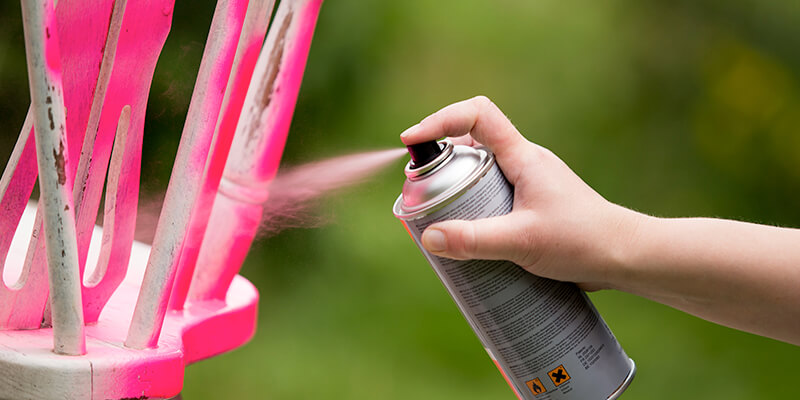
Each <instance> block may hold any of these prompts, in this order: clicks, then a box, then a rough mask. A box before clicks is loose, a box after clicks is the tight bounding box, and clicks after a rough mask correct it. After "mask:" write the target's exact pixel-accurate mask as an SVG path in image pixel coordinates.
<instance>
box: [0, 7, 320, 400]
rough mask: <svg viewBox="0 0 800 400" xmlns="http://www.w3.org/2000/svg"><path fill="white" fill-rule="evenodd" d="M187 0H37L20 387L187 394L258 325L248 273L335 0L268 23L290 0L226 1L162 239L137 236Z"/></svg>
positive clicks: (41, 393)
mask: <svg viewBox="0 0 800 400" xmlns="http://www.w3.org/2000/svg"><path fill="white" fill-rule="evenodd" d="M173 1H174V0H140V1H126V0H101V1H96V2H84V1H78V0H60V1H59V2H58V4H57V5H53V4H52V2H51V0H46V1H42V0H22V8H23V23H24V29H25V44H26V55H27V57H26V58H27V63H28V74H29V83H30V88H31V99H32V102H31V107H30V109H29V111H28V115H27V117H26V119H25V122H24V124H23V127H22V131H21V133H20V136H19V140H18V142H17V145H16V146H15V148H14V150H13V153H12V155H11V157H10V159H9V162H8V166H7V167H6V169H5V171H4V173H3V175H2V179H0V276H2V278H3V280H0V398H2V399H6V398H9V399H53V398H59V399H124V398H169V397H173V396H176V395H178V394H179V393H180V391H181V388H182V386H183V372H184V367H185V366H186V365H188V364H190V363H193V362H195V361H199V360H202V359H205V358H208V357H211V356H214V355H216V354H219V353H222V352H225V351H228V350H231V349H234V348H236V347H239V346H241V345H243V344H244V343H245V342H247V341H248V340H249V339H250V338H251V337H252V336H253V334H254V332H255V326H256V317H257V302H258V291H257V290H256V288H255V287H254V286H253V285H252V284H251V283H250V282H248V281H247V280H246V279H245V278H243V277H241V276H239V275H237V273H238V271H239V268H240V266H241V264H242V262H243V260H244V258H245V256H246V254H247V252H248V250H249V247H250V244H251V242H252V239H253V236H254V234H255V231H256V229H257V228H258V224H259V221H260V216H261V212H262V204H263V203H264V201H266V198H267V192H266V186H267V184H268V183H269V181H270V180H271V179H272V178H273V177H274V175H275V173H276V171H277V166H278V163H279V161H280V157H281V154H282V152H283V146H284V143H285V140H286V134H287V133H288V130H289V124H290V121H291V116H292V113H293V111H294V105H295V102H296V99H297V93H298V91H299V87H300V82H301V80H302V75H303V70H304V68H305V63H306V59H307V54H308V50H309V47H310V43H311V38H312V35H313V31H314V25H315V23H316V19H317V15H318V13H319V10H320V6H321V2H322V0H283V1H281V2H280V5H279V6H278V8H277V10H276V12H275V16H274V18H273V22H272V25H271V27H270V29H269V32H268V33H267V27H268V23H269V20H270V15H271V14H272V9H273V0H250V1H247V0H219V1H218V3H217V6H216V10H215V13H214V18H213V21H212V23H211V28H210V32H209V36H208V41H207V43H206V47H205V50H204V53H203V59H202V62H201V65H200V70H199V72H198V76H197V81H196V84H195V89H194V93H193V95H192V100H191V103H190V106H189V111H188V115H187V118H186V123H185V126H184V130H183V133H182V136H181V142H180V146H179V149H178V154H177V157H176V160H175V164H174V166H173V171H172V176H171V178H170V183H169V186H168V188H167V192H166V197H165V200H164V204H163V207H162V212H161V215H160V218H159V222H158V225H157V227H156V233H155V237H154V239H153V244H152V246H149V245H146V244H143V243H139V242H135V241H134V240H133V238H134V228H135V224H136V215H137V208H138V193H139V179H140V163H141V144H142V135H143V127H144V118H145V115H144V114H145V108H146V107H145V106H146V102H147V94H148V91H149V88H150V83H151V80H152V76H153V71H154V68H155V63H156V61H157V59H158V56H159V53H160V52H161V48H162V47H163V44H164V41H165V40H166V36H167V33H168V32H169V28H170V23H171V19H172V8H173ZM90 3H91V4H90ZM265 35H266V39H265V38H264V37H265ZM37 177H38V180H39V193H40V195H39V198H38V201H32V200H31V193H32V192H33V187H34V184H35V182H36V180H37ZM104 187H105V194H104V196H105V198H104V202H103V207H104V212H103V216H102V218H103V224H102V228H100V227H96V226H94V222H95V221H96V219H97V216H98V213H99V207H100V203H101V197H103V188H104Z"/></svg>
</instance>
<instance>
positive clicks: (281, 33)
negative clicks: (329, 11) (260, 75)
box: [250, 11, 294, 139]
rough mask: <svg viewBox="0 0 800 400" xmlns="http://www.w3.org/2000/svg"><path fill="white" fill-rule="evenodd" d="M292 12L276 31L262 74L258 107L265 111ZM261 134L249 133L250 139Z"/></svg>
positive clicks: (281, 56)
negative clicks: (265, 68) (276, 34)
mask: <svg viewBox="0 0 800 400" xmlns="http://www.w3.org/2000/svg"><path fill="white" fill-rule="evenodd" d="M293 14H294V13H293V12H291V11H290V12H288V13H287V14H286V18H285V19H284V20H283V21H282V22H281V26H280V29H279V30H278V39H277V40H276V41H275V47H274V48H273V49H272V54H270V57H269V68H267V70H266V71H265V73H264V77H265V79H264V86H263V87H262V88H261V90H260V92H261V93H262V95H263V97H262V99H261V104H259V105H260V107H261V109H262V110H265V109H266V108H267V107H268V106H269V103H270V102H271V101H272V93H273V91H275V90H277V88H276V87H275V81H276V80H277V79H278V73H279V72H280V70H281V63H282V62H283V48H284V47H285V43H286V35H287V33H288V32H289V27H290V26H291V24H292V15H293ZM259 134H261V131H260V130H259V129H254V130H252V131H250V139H255V137H256V136H258V135H259Z"/></svg>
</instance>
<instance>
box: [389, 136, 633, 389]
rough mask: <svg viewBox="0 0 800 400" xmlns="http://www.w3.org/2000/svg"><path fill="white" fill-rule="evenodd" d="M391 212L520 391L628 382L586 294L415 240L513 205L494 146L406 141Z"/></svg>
mask: <svg viewBox="0 0 800 400" xmlns="http://www.w3.org/2000/svg"><path fill="white" fill-rule="evenodd" d="M408 147H409V153H411V161H410V162H409V163H408V164H407V165H406V168H405V173H406V176H407V178H408V179H407V180H406V182H405V184H404V185H403V193H402V194H401V195H400V197H399V198H398V199H397V201H396V202H395V204H394V209H393V211H394V214H395V216H396V217H397V218H399V219H400V220H402V221H403V224H404V225H405V226H406V229H407V230H408V232H409V233H410V234H411V237H412V238H413V239H414V241H415V242H416V243H417V245H418V246H419V248H420V249H421V250H422V253H423V254H424V255H425V258H426V259H427V260H428V262H429V263H430V264H431V266H432V267H433V270H434V271H435V272H436V274H437V275H438V276H439V279H440V280H441V281H442V283H443V284H444V286H445V288H446V289H447V291H448V292H449V293H450V295H451V296H452V297H453V300H455V303H456V305H458V308H459V309H460V310H461V312H462V314H463V315H464V317H465V318H466V319H467V321H468V322H469V324H470V326H471V327H472V329H473V331H475V333H476V334H477V336H478V338H479V339H480V341H481V342H482V344H483V346H484V348H485V349H486V352H487V353H488V354H489V357H491V358H492V361H494V363H495V364H496V365H497V368H498V369H499V370H500V372H501V373H502V374H503V376H504V377H505V379H506V381H507V382H508V384H509V385H510V386H511V388H512V389H513V390H514V392H515V393H516V395H517V397H518V398H519V399H525V400H607V399H616V398H618V397H619V396H620V395H621V394H622V392H623V391H624V390H625V389H626V388H627V387H628V385H629V384H630V382H631V380H632V379H633V376H634V374H635V371H636V365H635V364H634V362H633V360H632V359H630V358H629V357H628V356H627V355H626V354H625V351H624V350H623V349H622V347H621V346H620V345H619V343H618V342H617V340H616V338H615V337H614V335H613V334H612V333H611V330H610V329H609V328H608V326H607V325H606V323H605V322H604V321H603V319H602V318H601V317H600V315H599V314H598V312H597V310H596V309H595V308H594V306H593V305H592V303H591V302H590V301H589V298H588V297H587V296H586V294H585V293H584V292H583V291H581V290H580V289H578V287H577V286H575V285H574V284H572V283H567V282H559V281H555V280H551V279H546V278H541V277H538V276H536V275H533V274H531V273H529V272H527V271H525V270H524V269H523V268H522V267H520V266H518V265H516V264H514V263H512V262H509V261H498V260H466V261H459V260H452V259H447V258H442V257H437V256H435V255H433V254H431V253H429V252H428V251H426V250H425V249H424V248H423V247H422V246H421V245H420V243H421V242H420V237H421V236H422V232H423V231H424V230H425V228H426V227H428V226H429V225H431V224H433V223H435V222H439V221H444V220H451V219H462V220H472V219H479V218H487V217H492V216H498V215H503V214H507V213H509V212H511V208H512V205H513V201H514V189H513V187H512V186H511V185H510V184H509V183H508V181H507V180H506V178H505V176H504V175H503V173H502V171H500V168H499V167H498V166H497V163H496V162H495V160H494V155H493V154H492V153H491V152H489V151H488V150H487V149H484V148H473V147H469V146H460V145H458V146H456V145H453V144H452V143H450V142H449V141H447V140H444V141H442V142H436V141H431V142H426V143H420V144H417V145H412V146H408Z"/></svg>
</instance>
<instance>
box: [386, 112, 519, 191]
mask: <svg viewBox="0 0 800 400" xmlns="http://www.w3.org/2000/svg"><path fill="white" fill-rule="evenodd" d="M467 134H469V136H467V137H466V138H465V139H458V141H459V142H461V143H465V142H468V141H469V139H468V138H469V137H471V138H474V140H475V141H477V142H480V143H482V144H483V145H485V146H486V147H488V148H489V150H491V151H492V152H493V153H495V155H496V156H497V159H498V161H499V162H500V164H501V165H500V166H501V168H503V170H504V172H506V173H507V177H508V178H511V176H508V175H509V174H508V173H509V172H510V171H508V170H507V167H509V168H512V169H514V168H518V167H519V165H521V164H520V162H522V161H523V160H524V159H525V152H526V151H528V150H530V146H529V145H530V144H531V143H530V142H528V141H527V139H525V137H523V136H522V134H520V133H519V131H518V130H517V128H515V127H514V125H513V124H512V123H511V121H509V120H508V118H506V116H505V114H503V112H502V111H500V109H499V108H497V106H496V105H494V103H492V101H491V100H489V99H488V98H486V97H485V96H478V97H473V98H471V99H469V100H464V101H461V102H458V103H454V104H451V105H449V106H447V107H445V108H443V109H441V110H439V111H437V112H435V113H433V114H431V115H430V116H428V117H427V118H425V119H424V120H422V122H420V123H419V124H417V125H414V126H412V127H411V128H408V129H407V130H406V131H405V132H403V133H402V134H401V135H400V138H401V140H402V141H403V143H405V144H407V145H408V144H416V143H421V142H425V141H429V140H436V139H439V138H441V137H442V136H449V137H461V136H464V135H467ZM471 144H474V143H471ZM511 175H516V174H511ZM512 183H513V182H512Z"/></svg>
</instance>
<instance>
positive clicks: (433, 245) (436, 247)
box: [422, 229, 447, 253]
mask: <svg viewBox="0 0 800 400" xmlns="http://www.w3.org/2000/svg"><path fill="white" fill-rule="evenodd" d="M422 245H423V246H425V248H426V249H428V251H431V252H434V253H441V252H443V251H445V250H447V238H446V237H445V236H444V232H442V231H440V230H438V229H427V230H425V232H423V233H422Z"/></svg>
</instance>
